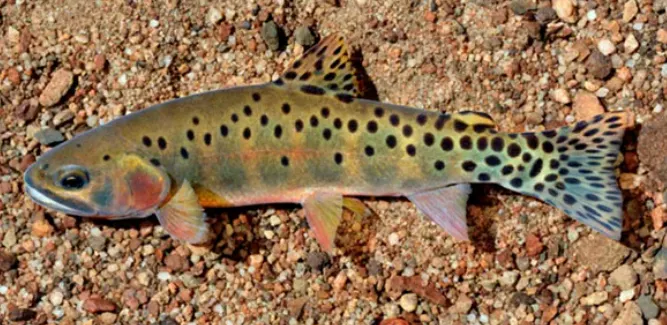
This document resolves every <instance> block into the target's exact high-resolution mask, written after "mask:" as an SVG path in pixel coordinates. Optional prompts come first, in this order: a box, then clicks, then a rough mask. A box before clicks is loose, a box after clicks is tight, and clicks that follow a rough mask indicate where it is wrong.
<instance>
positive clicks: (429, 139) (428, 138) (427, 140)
mask: <svg viewBox="0 0 667 325" xmlns="http://www.w3.org/2000/svg"><path fill="white" fill-rule="evenodd" d="M434 142H435V137H434V136H433V133H430V132H426V133H425V134H424V144H425V145H426V146H427V147H430V146H432V145H433V143H434Z"/></svg>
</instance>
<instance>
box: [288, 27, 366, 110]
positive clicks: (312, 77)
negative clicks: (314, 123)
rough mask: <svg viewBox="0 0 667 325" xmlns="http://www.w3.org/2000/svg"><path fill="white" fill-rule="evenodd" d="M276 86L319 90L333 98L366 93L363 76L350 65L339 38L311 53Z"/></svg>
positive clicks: (326, 41)
mask: <svg viewBox="0 0 667 325" xmlns="http://www.w3.org/2000/svg"><path fill="white" fill-rule="evenodd" d="M276 83H279V84H280V83H284V84H287V85H297V86H316V87H319V88H322V89H324V90H326V91H327V92H330V93H333V94H346V95H350V96H355V97H356V96H358V95H359V94H361V93H362V91H361V88H360V85H361V82H360V78H359V73H358V72H357V71H356V68H355V67H354V66H353V64H352V62H351V61H350V54H349V52H348V46H347V43H346V42H345V39H344V38H343V37H341V36H337V35H329V36H327V37H325V38H323V39H322V40H321V41H320V42H319V43H317V44H316V45H315V46H313V47H311V48H310V49H308V51H306V52H305V53H304V54H303V56H301V57H300V58H298V59H296V60H295V61H294V62H292V65H291V66H290V68H289V69H287V71H285V73H283V75H282V76H281V77H280V79H279V80H278V81H276Z"/></svg>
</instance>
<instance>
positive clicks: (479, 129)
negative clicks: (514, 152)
mask: <svg viewBox="0 0 667 325" xmlns="http://www.w3.org/2000/svg"><path fill="white" fill-rule="evenodd" d="M489 128H490V127H489V126H488V125H486V124H475V125H473V126H472V129H473V130H474V131H475V133H483V132H484V131H486V130H487V129H489Z"/></svg>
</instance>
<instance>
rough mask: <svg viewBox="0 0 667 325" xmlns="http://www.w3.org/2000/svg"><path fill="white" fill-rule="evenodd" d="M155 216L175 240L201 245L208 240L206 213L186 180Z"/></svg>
mask: <svg viewBox="0 0 667 325" xmlns="http://www.w3.org/2000/svg"><path fill="white" fill-rule="evenodd" d="M155 214H156V215H157V218H158V220H160V224H162V227H164V229H165V230H166V231H167V232H168V233H169V234H170V235H171V236H172V237H174V238H176V239H180V240H184V241H186V242H188V243H190V244H201V243H204V242H206V241H207V240H208V239H209V233H210V232H209V229H210V228H209V225H208V223H207V222H206V213H204V209H203V208H202V207H201V205H199V201H198V199H197V194H196V193H195V191H194V190H193V189H192V186H191V185H190V182H188V180H184V181H183V184H182V185H181V187H180V188H179V189H178V191H177V192H176V194H174V196H172V197H171V199H170V200H169V201H168V202H167V203H166V204H165V205H164V206H162V207H161V208H160V209H159V210H158V211H157V212H156V213H155Z"/></svg>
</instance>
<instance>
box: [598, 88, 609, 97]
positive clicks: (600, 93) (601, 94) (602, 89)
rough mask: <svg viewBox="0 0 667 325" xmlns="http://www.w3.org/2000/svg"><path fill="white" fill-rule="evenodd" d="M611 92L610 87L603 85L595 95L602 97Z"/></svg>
mask: <svg viewBox="0 0 667 325" xmlns="http://www.w3.org/2000/svg"><path fill="white" fill-rule="evenodd" d="M608 94H609V89H608V88H606V87H601V88H600V89H598V91H596V92H595V96H598V97H600V98H605V97H607V95H608Z"/></svg>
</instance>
